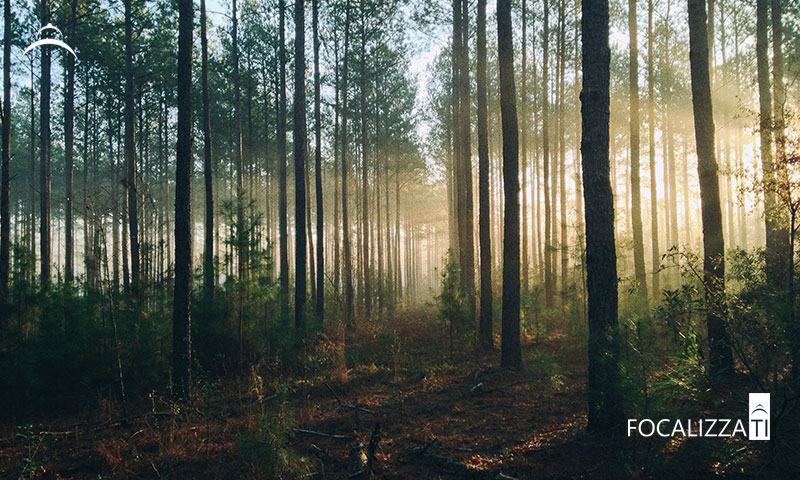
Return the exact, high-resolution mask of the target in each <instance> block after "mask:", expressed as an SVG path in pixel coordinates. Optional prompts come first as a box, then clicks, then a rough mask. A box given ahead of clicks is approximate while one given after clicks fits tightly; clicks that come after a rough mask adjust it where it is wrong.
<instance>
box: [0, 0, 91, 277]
mask: <svg viewBox="0 0 800 480" xmlns="http://www.w3.org/2000/svg"><path fill="white" fill-rule="evenodd" d="M76 3H77V0H72V1H71V2H70V28H69V39H70V40H72V39H73V37H74V35H75V7H76ZM65 59H66V63H67V66H66V72H65V77H66V82H65V86H64V192H65V201H64V236H65V240H64V247H65V248H64V280H65V281H66V282H67V283H68V284H70V283H72V280H73V278H74V274H75V270H74V260H73V257H74V251H75V247H74V244H73V229H72V176H73V157H74V155H73V152H74V145H75V58H74V57H73V56H72V55H66V56H65ZM0 250H2V245H0ZM1 255H2V253H0V265H2V256H1ZM0 277H2V273H0Z"/></svg>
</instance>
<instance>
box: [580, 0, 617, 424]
mask: <svg viewBox="0 0 800 480" xmlns="http://www.w3.org/2000/svg"><path fill="white" fill-rule="evenodd" d="M581 6H582V8H581V10H582V19H581V32H582V35H581V40H582V42H583V63H582V65H583V91H582V92H581V115H582V120H581V124H582V139H581V154H582V158H583V198H584V204H585V208H586V283H587V293H588V297H589V308H588V312H589V319H588V321H589V342H588V349H589V352H588V359H589V367H588V368H589V370H588V377H589V378H588V402H589V425H588V429H589V430H592V431H603V430H606V429H612V428H619V427H620V425H622V421H623V414H622V399H621V392H620V390H619V374H618V366H617V362H618V355H619V338H618V319H617V265H616V261H617V256H616V249H615V246H614V200H613V194H612V191H611V184H610V183H609V159H608V153H609V150H608V142H609V135H608V129H609V100H610V99H609V77H610V73H609V72H610V57H611V54H610V49H609V46H608V45H609V44H608V1H607V0H600V1H597V0H582V2H581Z"/></svg>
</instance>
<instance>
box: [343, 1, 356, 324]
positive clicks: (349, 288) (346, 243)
mask: <svg viewBox="0 0 800 480" xmlns="http://www.w3.org/2000/svg"><path fill="white" fill-rule="evenodd" d="M349 53H350V0H347V2H346V6H345V21H344V59H343V63H344V64H343V67H342V92H341V94H342V113H341V116H342V131H341V136H342V262H343V263H344V267H343V268H344V275H343V281H344V321H345V324H346V325H348V326H351V325H352V323H353V320H354V317H355V312H354V305H353V263H352V259H351V252H350V221H349V219H348V212H347V171H348V170H349V169H350V167H349V166H348V164H347V93H348V92H347V80H348V77H347V72H348V68H347V67H348V60H350V56H349Z"/></svg>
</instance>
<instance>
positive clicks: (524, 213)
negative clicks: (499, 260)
mask: <svg viewBox="0 0 800 480" xmlns="http://www.w3.org/2000/svg"><path fill="white" fill-rule="evenodd" d="M520 15H521V16H522V41H521V43H520V47H521V48H522V75H521V79H520V83H521V85H520V100H521V101H520V104H521V105H520V110H521V112H522V114H521V120H520V128H519V141H520V153H521V160H520V170H521V173H522V175H521V177H522V179H521V181H522V183H521V185H520V188H521V189H522V204H521V205H520V211H521V217H522V250H521V255H522V289H523V290H524V291H526V292H527V291H528V290H529V283H528V78H527V77H528V4H527V2H526V0H522V8H521V12H520ZM478 201H479V202H480V199H479V200H478Z"/></svg>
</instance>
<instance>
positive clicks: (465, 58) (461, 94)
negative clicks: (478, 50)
mask: <svg viewBox="0 0 800 480" xmlns="http://www.w3.org/2000/svg"><path fill="white" fill-rule="evenodd" d="M468 33H469V12H468V5H467V1H466V0H455V1H454V2H453V72H454V75H453V89H454V90H453V94H454V102H455V104H454V106H455V108H454V111H453V120H454V123H455V130H454V136H453V141H454V146H455V147H456V148H455V149H454V153H455V155H454V160H455V164H456V166H457V168H456V195H457V201H456V207H457V210H456V213H457V223H458V243H459V246H458V250H459V266H460V268H461V287H462V289H463V290H464V293H465V295H466V296H467V299H466V301H467V304H468V306H467V309H468V311H469V313H468V315H469V319H470V320H471V319H474V318H475V317H474V315H475V259H474V255H475V253H474V249H475V247H474V240H473V225H472V222H473V219H472V217H473V206H472V163H471V161H470V159H471V146H470V142H471V140H470V86H469V44H468Z"/></svg>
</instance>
